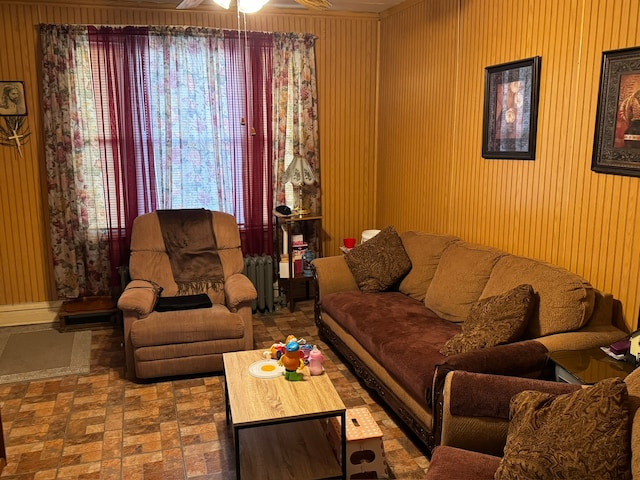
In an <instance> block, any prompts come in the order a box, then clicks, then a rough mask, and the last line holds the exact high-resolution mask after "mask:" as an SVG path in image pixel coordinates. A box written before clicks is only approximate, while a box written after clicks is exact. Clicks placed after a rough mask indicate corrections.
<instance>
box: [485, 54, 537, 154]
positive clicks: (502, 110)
mask: <svg viewBox="0 0 640 480" xmlns="http://www.w3.org/2000/svg"><path fill="white" fill-rule="evenodd" d="M541 60H542V59H541V58H540V57H532V58H527V59H525V60H520V61H517V62H510V63H503V64H501V65H493V66H491V67H487V68H486V69H485V77H484V121H483V125H482V156H483V157H484V158H513V159H522V160H534V159H535V158H536V132H537V129H538V96H539V94H540V65H541Z"/></svg>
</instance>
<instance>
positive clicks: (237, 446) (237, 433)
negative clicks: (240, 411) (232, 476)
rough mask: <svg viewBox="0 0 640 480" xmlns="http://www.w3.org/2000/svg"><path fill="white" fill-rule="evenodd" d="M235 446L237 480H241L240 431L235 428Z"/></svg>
mask: <svg viewBox="0 0 640 480" xmlns="http://www.w3.org/2000/svg"><path fill="white" fill-rule="evenodd" d="M233 444H234V450H235V452H236V480H240V429H239V428H235V427H233Z"/></svg>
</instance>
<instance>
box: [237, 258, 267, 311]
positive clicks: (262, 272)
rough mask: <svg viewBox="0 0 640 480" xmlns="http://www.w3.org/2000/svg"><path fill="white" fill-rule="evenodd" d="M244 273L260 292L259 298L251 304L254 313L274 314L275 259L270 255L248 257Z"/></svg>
mask: <svg viewBox="0 0 640 480" xmlns="http://www.w3.org/2000/svg"><path fill="white" fill-rule="evenodd" d="M242 273H244V274H245V275H246V276H247V277H248V278H249V280H251V283H253V286H254V287H256V290H257V291H258V298H257V299H256V300H254V301H253V302H252V303H251V309H252V310H253V311H254V312H256V311H257V310H260V311H261V312H264V311H269V312H273V310H274V307H273V259H272V258H271V257H270V256H269V255H262V256H258V255H252V256H246V257H244V269H243V271H242Z"/></svg>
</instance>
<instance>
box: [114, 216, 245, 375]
mask: <svg viewBox="0 0 640 480" xmlns="http://www.w3.org/2000/svg"><path fill="white" fill-rule="evenodd" d="M210 213H211V216H210V218H211V222H212V224H213V232H214V235H215V242H216V245H217V253H218V256H219V258H220V263H221V264H222V270H223V274H224V284H223V287H222V288H214V287H209V288H208V289H207V290H206V293H207V295H208V296H209V298H210V300H211V303H212V306H210V307H207V308H196V309H188V310H184V309H178V310H173V311H156V310H155V307H156V303H157V301H158V297H164V298H165V299H166V298H167V297H175V296H179V294H178V290H179V289H178V284H177V283H176V281H175V279H174V275H173V273H172V267H171V264H170V260H169V256H168V255H167V249H166V248H165V243H164V239H163V235H162V232H161V229H160V223H159V221H158V214H157V213H156V212H153V213H148V214H145V215H141V216H139V217H137V218H136V219H135V221H134V225H133V232H132V236H131V257H130V260H129V272H130V275H131V282H130V283H129V284H128V285H127V287H126V288H125V290H124V292H123V293H122V295H121V296H120V299H119V300H118V307H119V308H120V309H121V310H122V311H123V321H124V346H125V355H126V368H127V376H128V377H129V378H138V379H147V378H154V377H166V376H173V375H185V374H195V373H206V372H216V371H221V370H222V354H223V353H224V352H231V351H237V350H250V349H252V348H253V324H252V318H251V302H252V301H253V300H255V298H256V297H257V293H256V290H255V288H254V286H253V284H252V283H251V282H250V281H249V279H248V278H247V277H246V276H244V275H243V274H242V270H243V267H244V260H243V257H242V251H241V249H240V234H239V231H238V226H237V224H236V220H235V218H234V217H233V216H232V215H229V214H226V213H222V212H210ZM205 227H208V228H209V230H210V227H211V225H205ZM195 233H196V234H198V232H197V231H196V232H195ZM181 295H183V296H184V295H185V294H181Z"/></svg>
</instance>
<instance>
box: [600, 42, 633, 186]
mask: <svg viewBox="0 0 640 480" xmlns="http://www.w3.org/2000/svg"><path fill="white" fill-rule="evenodd" d="M591 170H593V171H594V172H600V173H613V174H616V175H627V176H632V177H640V47H634V48H625V49H621V50H610V51H608V52H602V67H601V70H600V90H599V92H598V108H597V113H596V130H595V135H594V142H593V158H592V160H591Z"/></svg>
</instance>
